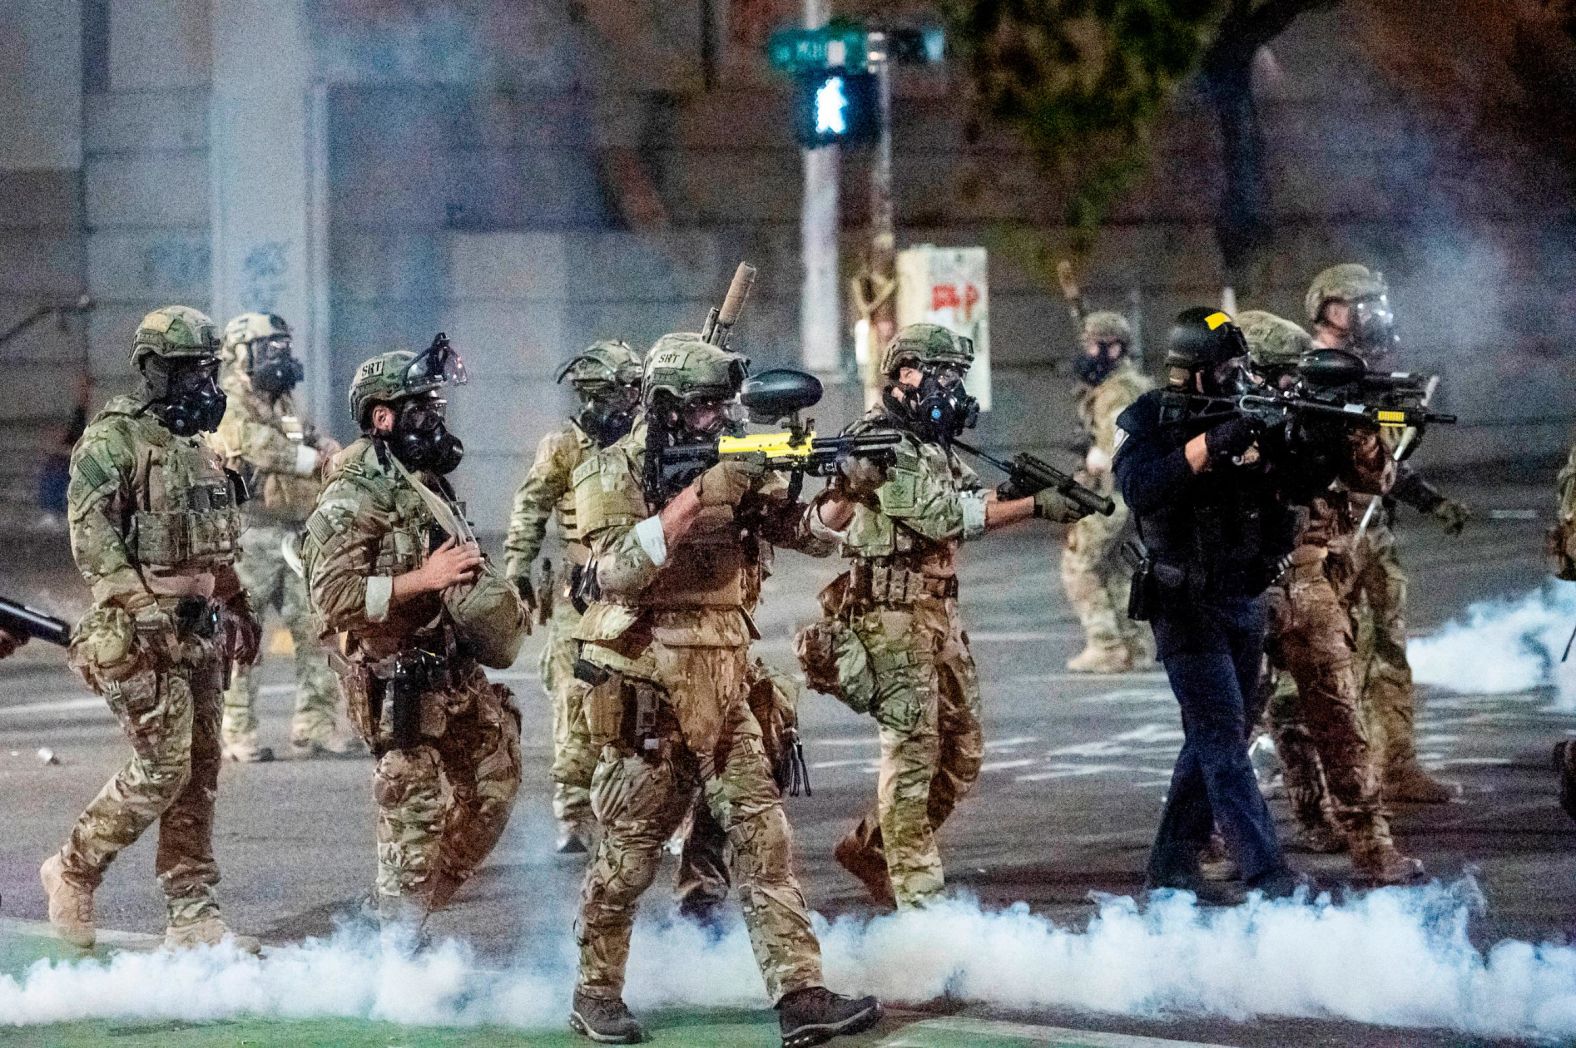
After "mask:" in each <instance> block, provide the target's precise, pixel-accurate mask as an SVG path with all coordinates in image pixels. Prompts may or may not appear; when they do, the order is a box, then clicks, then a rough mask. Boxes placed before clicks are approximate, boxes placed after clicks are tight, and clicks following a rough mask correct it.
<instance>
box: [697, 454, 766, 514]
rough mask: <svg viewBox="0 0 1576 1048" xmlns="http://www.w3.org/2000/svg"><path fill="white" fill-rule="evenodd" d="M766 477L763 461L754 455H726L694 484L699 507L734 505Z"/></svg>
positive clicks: (764, 462)
mask: <svg viewBox="0 0 1576 1048" xmlns="http://www.w3.org/2000/svg"><path fill="white" fill-rule="evenodd" d="M765 475H766V461H765V460H764V459H763V458H761V457H760V456H757V455H730V456H729V457H728V458H725V459H723V460H722V461H720V462H718V463H717V464H716V465H715V466H713V467H711V468H710V469H708V470H707V471H706V472H704V473H702V474H701V475H700V477H699V478H697V479H696V481H695V495H696V497H697V498H699V499H700V504H701V505H702V506H737V505H738V504H739V502H740V501H741V500H742V499H743V498H744V496H746V495H748V494H749V493H750V492H751V491H754V490H755V484H756V482H757V481H759V480H760V479H761V477H763V476H765Z"/></svg>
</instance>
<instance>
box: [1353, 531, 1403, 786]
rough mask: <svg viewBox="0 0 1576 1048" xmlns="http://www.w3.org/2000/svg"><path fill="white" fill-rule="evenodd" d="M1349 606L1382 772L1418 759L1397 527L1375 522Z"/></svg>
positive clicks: (1363, 693)
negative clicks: (1397, 547)
mask: <svg viewBox="0 0 1576 1048" xmlns="http://www.w3.org/2000/svg"><path fill="white" fill-rule="evenodd" d="M1356 561H1357V565H1356V566H1357V577H1356V580H1355V583H1354V585H1353V588H1352V595H1351V611H1352V615H1353V618H1354V621H1355V626H1354V630H1355V632H1356V636H1357V680H1358V688H1359V691H1360V694H1361V696H1362V711H1363V719H1364V720H1365V721H1366V723H1367V725H1368V731H1369V736H1370V737H1371V738H1372V739H1373V743H1374V752H1375V754H1376V755H1377V756H1378V760H1379V767H1380V770H1381V772H1394V771H1395V770H1397V769H1400V768H1404V767H1406V766H1407V765H1409V764H1412V763H1415V762H1416V760H1417V740H1416V724H1415V720H1416V715H1417V708H1416V692H1415V690H1414V689H1413V687H1412V666H1411V663H1409V662H1407V659H1406V572H1405V571H1404V570H1402V568H1401V560H1400V557H1399V556H1398V554H1397V551H1396V543H1395V532H1393V531H1391V530H1390V528H1389V527H1388V526H1387V525H1386V524H1385V523H1384V522H1383V521H1375V522H1374V523H1373V524H1372V525H1371V526H1370V528H1369V530H1368V532H1367V534H1366V535H1364V536H1363V543H1362V546H1361V547H1360V548H1359V549H1358V551H1357V557H1356Z"/></svg>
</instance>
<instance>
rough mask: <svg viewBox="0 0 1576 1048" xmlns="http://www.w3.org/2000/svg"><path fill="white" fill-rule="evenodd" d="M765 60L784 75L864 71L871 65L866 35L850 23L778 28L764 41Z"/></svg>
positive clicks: (862, 27) (865, 32) (867, 35)
mask: <svg viewBox="0 0 1576 1048" xmlns="http://www.w3.org/2000/svg"><path fill="white" fill-rule="evenodd" d="M766 57H767V60H768V61H770V62H771V64H772V66H773V68H776V69H780V70H782V71H783V72H785V73H805V72H813V71H815V70H820V69H846V70H848V71H850V72H855V73H858V72H863V71H864V70H865V69H867V68H869V65H870V48H869V33H868V32H867V31H866V29H865V27H864V26H862V25H859V24H857V23H851V22H834V23H830V24H828V25H825V26H822V27H821V28H819V29H779V30H777V31H776V32H775V33H773V34H772V35H771V38H770V39H769V40H767V41H766Z"/></svg>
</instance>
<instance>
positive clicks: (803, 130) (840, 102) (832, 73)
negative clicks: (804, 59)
mask: <svg viewBox="0 0 1576 1048" xmlns="http://www.w3.org/2000/svg"><path fill="white" fill-rule="evenodd" d="M794 82H795V90H794V115H795V125H796V127H795V138H796V139H797V140H798V142H799V144H800V145H802V146H805V147H806V148H809V149H814V148H816V147H818V146H829V145H858V144H860V143H863V142H870V141H873V140H874V139H875V137H876V135H877V133H878V132H879V131H880V120H881V114H880V103H879V99H878V96H877V94H876V78H875V74H873V73H863V72H861V73H851V72H849V71H847V70H846V69H820V70H806V71H803V72H800V73H799V74H798V75H797V76H796V77H795V78H794Z"/></svg>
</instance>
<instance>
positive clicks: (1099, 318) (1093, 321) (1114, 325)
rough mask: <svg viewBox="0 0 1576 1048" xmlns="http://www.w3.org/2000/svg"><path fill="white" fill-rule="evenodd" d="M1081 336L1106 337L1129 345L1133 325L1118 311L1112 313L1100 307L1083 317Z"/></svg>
mask: <svg viewBox="0 0 1576 1048" xmlns="http://www.w3.org/2000/svg"><path fill="white" fill-rule="evenodd" d="M1083 337H1084V338H1093V339H1106V340H1108V341H1113V342H1121V343H1122V344H1123V345H1130V344H1132V341H1133V326H1132V325H1131V324H1129V323H1128V322H1127V318H1126V317H1124V316H1122V314H1120V313H1113V312H1111V311H1110V310H1108V309H1102V310H1100V311H1098V312H1095V313H1090V314H1089V315H1088V316H1086V317H1084V322H1083Z"/></svg>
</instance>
